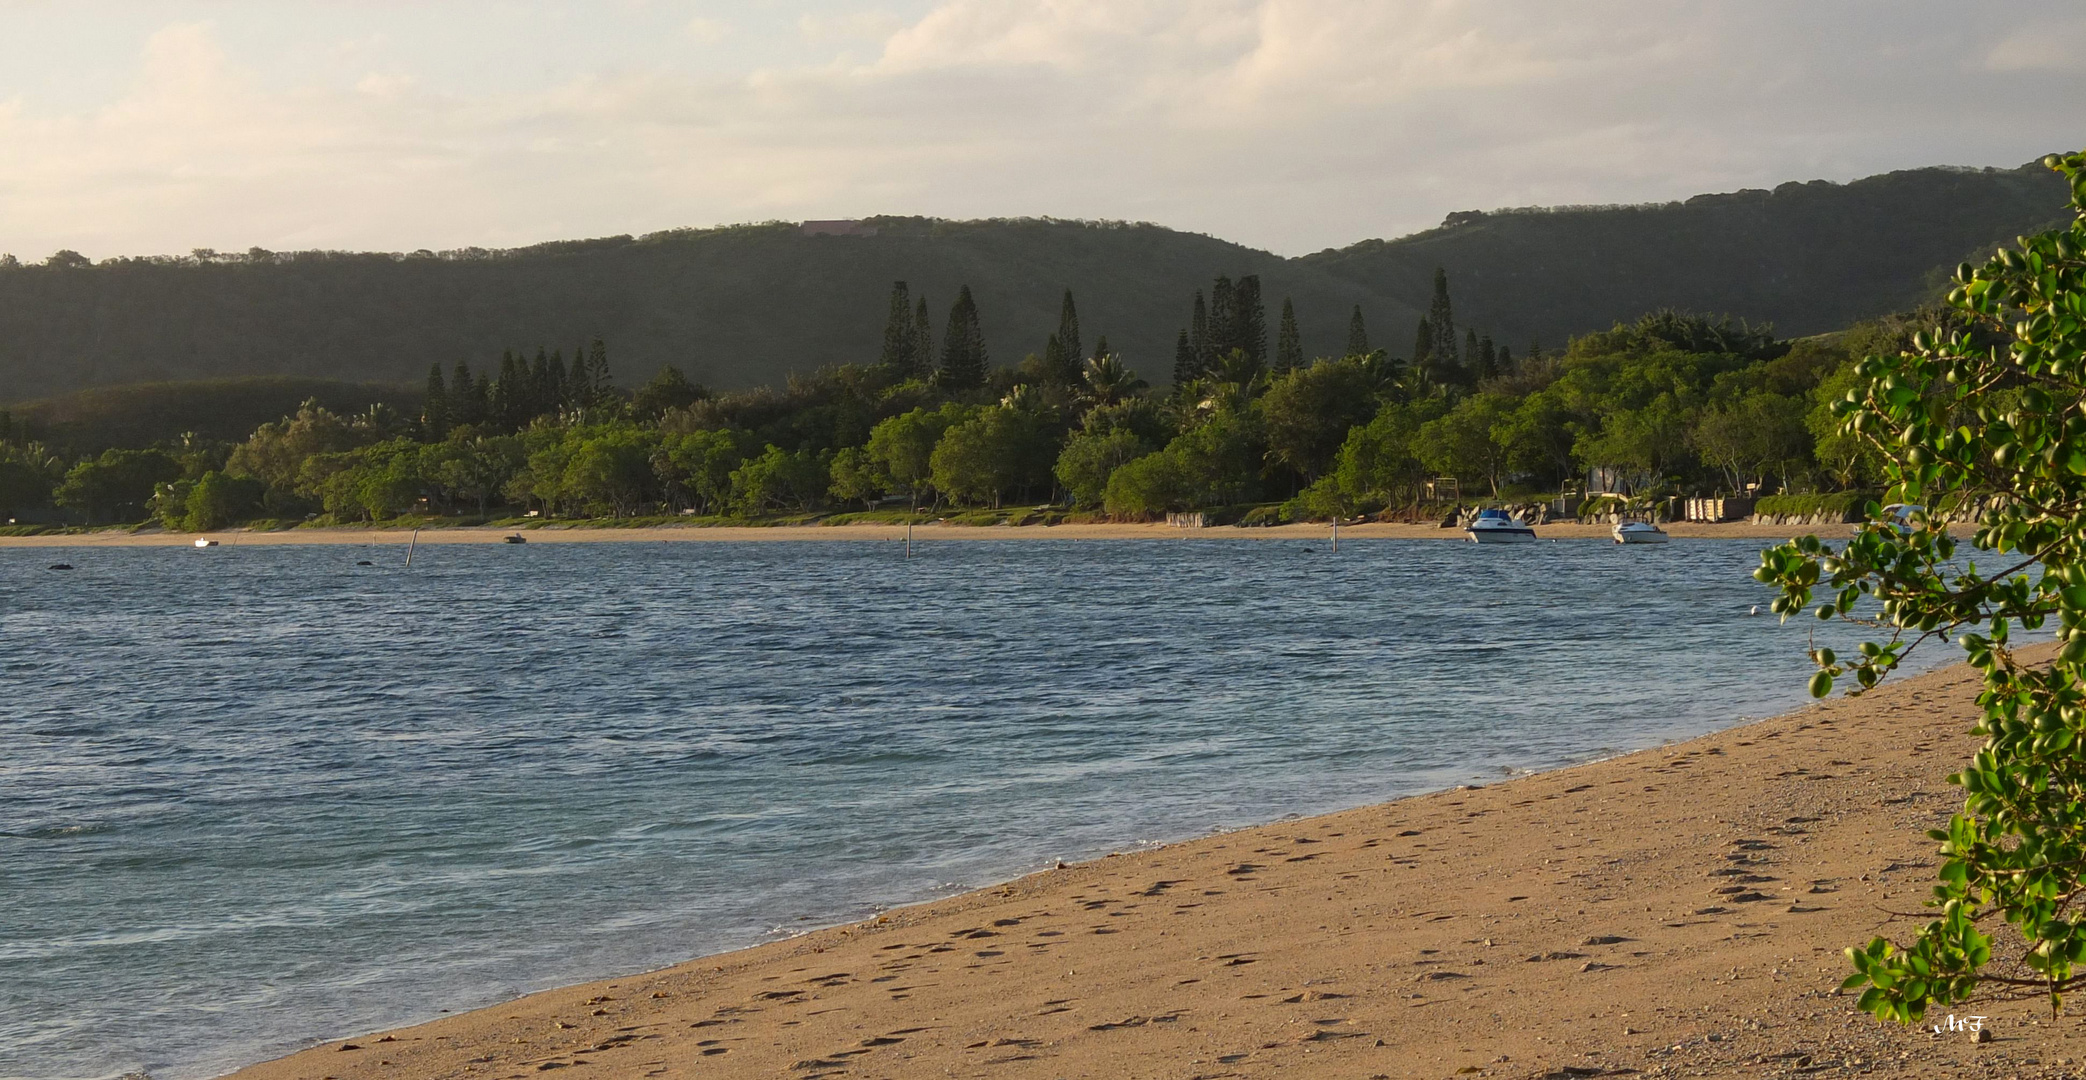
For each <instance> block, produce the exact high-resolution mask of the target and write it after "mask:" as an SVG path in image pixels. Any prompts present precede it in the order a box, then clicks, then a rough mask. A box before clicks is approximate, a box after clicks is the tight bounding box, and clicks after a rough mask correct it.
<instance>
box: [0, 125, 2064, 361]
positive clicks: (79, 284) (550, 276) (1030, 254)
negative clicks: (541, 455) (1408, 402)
mask: <svg viewBox="0 0 2086 1080" xmlns="http://www.w3.org/2000/svg"><path fill="white" fill-rule="evenodd" d="M2063 205H2064V191H2063V185H2062V183H2061V182H2060V181H2059V180H2057V179H2056V178H2055V177H2054V176H2052V175H2051V174H2049V173H2047V172H2045V171H2044V170H2042V169H2041V168H2040V167H2039V166H2025V167H2023V168H2021V169H2015V170H1983V171H1973V170H1950V169H1920V170H1913V171H1909V172H1899V173H1891V174H1889V175H1887V176H1879V177H1871V178H1869V179H1867V180H1861V181H1857V182H1855V183H1851V184H1847V185H1834V184H1827V183H1823V182H1814V183H1811V184H1789V185H1784V186H1782V187H1781V188H1778V189H1776V190H1775V191H1774V192H1772V193H1768V192H1740V193H1737V194H1732V195H1709V196H1698V197H1696V198H1694V199H1691V200H1689V201H1688V202H1686V203H1680V204H1672V205H1666V206H1653V207H1620V208H1585V209H1565V210H1553V211H1544V212H1526V211H1523V212H1497V213H1491V214H1464V215H1454V216H1452V220H1453V221H1455V222H1457V223H1456V224H1453V225H1446V226H1444V227H1442V228H1438V229H1434V230H1431V231H1428V232H1425V233H1420V234H1418V235H1415V236H1410V237H1406V238H1403V239H1399V240H1393V241H1389V242H1385V241H1368V242H1365V243H1361V244H1357V245H1354V246H1353V247H1349V248H1345V249H1342V250H1338V251H1326V252H1320V253H1318V254H1315V255H1309V256H1305V257H1303V258H1299V259H1284V258H1281V257H1279V256H1276V255H1273V254H1270V253H1268V252H1264V251H1257V250H1254V249H1251V248H1246V247H1242V246H1239V245H1237V244H1231V243H1227V242H1224V241H1221V240H1217V239H1213V238H1210V237H1206V236H1200V235H1195V234H1190V233H1182V232H1176V231H1173V230H1170V229H1166V228H1162V227H1159V226H1156V225H1114V224H1092V223H1077V222H1060V221H982V222H945V221H933V220H927V219H917V218H880V219H871V220H870V221H869V222H867V224H868V225H871V226H874V227H875V229H876V230H877V232H876V235H874V236H836V235H807V234H806V233H805V232H804V231H803V230H800V229H799V228H797V227H795V226H792V225H787V224H774V225H753V226H738V227H731V228H723V229H711V230H687V231H677V232H670V233H661V234H655V235H652V236H647V237H642V238H636V239H633V238H630V237H615V238H610V239H603V240H586V241H574V242H568V243H556V244H545V245H540V246H537V247H531V248H523V249H518V250H514V251H504V252H467V253H447V254H444V255H439V256H437V255H434V254H432V253H424V252H423V253H419V254H416V255H411V256H394V255H383V254H344V253H297V254H286V255H276V254H269V253H265V252H261V253H255V254H254V255H252V256H234V257H225V258H212V259H205V260H197V259H194V258H181V259H155V260H147V259H136V260H105V261H103V262H102V263H99V264H93V265H81V263H83V262H84V260H53V263H52V264H48V265H37V266H17V267H0V402H4V401H20V400H23V399H27V398H35V397H43V396H49V395H54V394H60V393H64V392H67V391H70V390H75V389H79V388H83V387H91V386H109V385H115V384H122V383H135V382H142V381H161V380H178V379H195V378H227V377H236V376H251V375H276V376H296V377H304V378H324V379H333V380H345V381H351V382H387V383H397V382H403V381H412V380H418V379H420V378H422V377H424V376H425V374H426V371H427V368H428V365H429V364H430V363H431V362H437V361H438V362H441V363H443V364H445V365H447V364H452V363H454V362H455V361H457V360H468V361H470V362H471V363H472V364H473V366H474V367H479V368H480V369H481V370H482V369H483V366H484V365H485V364H486V363H488V362H496V361H497V357H498V354H499V352H500V350H501V349H503V348H518V349H526V350H528V351H530V352H533V351H534V350H535V349H536V347H537V346H539V345H542V346H549V347H553V348H556V347H563V348H564V349H565V350H566V351H567V352H568V353H569V352H570V350H571V348H572V347H573V346H574V345H575V344H577V343H579V342H580V341H582V340H585V339H591V338H594V337H597V336H598V337H600V338H603V339H604V340H606V341H607V342H608V343H609V347H610V355H611V360H612V365H613V367H614V369H615V371H616V372H617V375H618V378H619V380H620V381H622V382H623V383H624V384H626V385H629V384H634V383H636V382H639V381H642V380H643V379H644V378H645V377H646V376H648V375H650V374H651V373H652V372H653V371H655V370H657V368H658V367H659V366H660V365H661V364H664V363H673V364H677V365H679V366H681V367H682V368H683V369H684V370H685V371H687V372H688V373H689V374H690V375H691V376H693V377H695V378H698V379H701V380H705V381H707V382H709V383H711V384H712V385H714V386H717V387H720V388H733V387H741V386H747V385H753V384H758V383H767V382H774V381H777V380H779V379H780V377H781V376H783V375H785V374H786V373H788V372H790V371H799V372H804V371H810V370H812V369H814V368H816V367H818V366H820V365H823V364H828V363H836V362H844V361H869V360H873V359H874V358H875V354H876V349H877V347H878V345H879V343H880V340H881V328H882V324H883V318H884V312H885V304H886V296H887V294H888V291H889V288H890V283H891V282H892V281H893V280H894V279H905V280H907V281H908V282H910V283H911V285H912V287H913V290H914V294H915V295H916V296H917V295H920V294H921V293H923V292H924V294H925V295H926V296H927V297H928V299H929V301H930V302H931V304H932V305H933V308H934V317H935V329H936V332H937V334H939V333H940V330H941V322H942V320H943V318H944V317H945V316H946V313H947V310H948V304H949V302H950V300H951V299H953V298H954V296H955V293H956V289H957V286H958V285H959V284H963V283H968V284H969V285H970V286H971V288H972V290H973V292H974V293H975V294H976V297H977V300H978V304H979V308H980V310H981V313H982V316H983V322H984V326H985V330H986V336H987V342H988V345H989V347H990V349H991V351H992V355H993V358H994V359H995V360H996V361H998V362H1003V363H1004V362H1012V361H1015V360H1018V359H1020V357H1021V356H1022V355H1023V354H1024V353H1027V352H1031V351H1040V349H1041V347H1042V344H1043V341H1044V339H1045V337H1046V336H1047V335H1048V333H1049V332H1050V331H1051V330H1052V329H1054V328H1055V326H1056V322H1057V306H1058V298H1059V295H1060V293H1061V291H1062V290H1063V289H1064V288H1065V287H1067V286H1070V287H1071V288H1072V289H1073V290H1074V292H1075V293H1076V294H1077V297H1078V300H1079V305H1080V316H1081V323H1082V326H1083V329H1084V331H1085V336H1086V338H1087V342H1088V344H1089V345H1091V344H1092V342H1093V340H1094V339H1095V338H1096V337H1098V336H1099V335H1102V334H1106V335H1107V336H1108V339H1109V341H1110V343H1111V345H1112V346H1114V347H1115V348H1117V349H1119V350H1120V351H1122V352H1123V353H1124V354H1125V355H1126V356H1127V358H1128V359H1129V361H1130V362H1131V364H1132V366H1134V367H1135V368H1137V369H1138V370H1139V371H1141V372H1142V373H1143V374H1144V375H1145V376H1146V377H1148V378H1151V379H1153V380H1154V381H1156V382H1164V381H1165V379H1166V376H1167V375H1168V373H1169V371H1170V368H1171V364H1172V356H1173V342H1174V336H1175V334H1176V332H1177V331H1178V330H1179V329H1180V328H1181V327H1182V326H1183V325H1185V323H1186V322H1187V319H1188V308H1189V299H1190V297H1191V294H1192V292H1193V290H1194V289H1196V288H1198V287H1201V288H1207V287H1208V284H1209V281H1210V279H1211V278H1213V277H1214V276H1216V275H1218V274H1228V275H1231V276H1233V277H1237V276H1240V275H1243V274H1259V275H1260V276H1261V278H1262V281H1263V292H1264V294H1265V295H1266V296H1267V297H1268V301H1269V306H1270V311H1269V315H1268V321H1269V323H1270V329H1271V330H1272V324H1273V323H1274V321H1275V315H1276V310H1277V309H1278V308H1279V304H1280V301H1281V298H1282V297H1284V296H1291V297H1294V299H1295V302H1296V307H1297V313H1298V317H1299V321H1300V322H1301V324H1302V326H1303V333H1304V348H1305V352H1306V354H1307V355H1317V354H1324V353H1332V352H1336V351H1338V350H1339V349H1340V348H1341V347H1342V346H1343V344H1344V342H1345V340H1346V325H1347V315H1348V312H1349V311H1350V310H1351V309H1352V308H1353V306H1354V305H1356V304H1360V305H1362V307H1363V309H1364V312H1365V315H1366V317H1367V318H1368V320H1369V324H1370V328H1371V332H1372V339H1373V343H1374V344H1376V345H1378V346H1380V347H1386V348H1389V349H1390V350H1391V351H1392V352H1393V353H1394V354H1398V353H1403V352H1405V351H1406V350H1407V349H1409V348H1410V341H1411V335H1412V327H1413V324H1414V322H1415V320H1416V319H1417V318H1418V315H1419V311H1420V310H1421V309H1422V308H1423V307H1424V306H1425V304H1426V301H1427V297H1428V282H1429V279H1430V278H1431V276H1432V273H1433V269H1434V267H1435V266H1437V265H1440V266H1445V267H1447V269H1448V271H1449V274H1450V278H1451V284H1452V289H1453V293H1454V297H1455V301H1456V306H1457V313H1458V316H1459V323H1460V324H1462V325H1471V324H1473V323H1475V324H1476V325H1478V326H1480V327H1481V328H1483V329H1486V330H1489V331H1491V332H1492V333H1493V334H1494V336H1496V337H1498V338H1499V339H1500V340H1502V341H1503V342H1506V343H1509V344H1512V345H1514V346H1515V347H1516V348H1517V350H1518V349H1519V348H1520V347H1523V346H1525V344H1526V342H1527V341H1528V340H1529V339H1530V338H1537V339H1540V340H1542V341H1543V342H1545V343H1546V344H1549V345H1557V344H1562V343H1563V341H1564V339H1565V338H1566V337H1567V336H1569V335H1572V334H1575V333H1580V332H1584V331H1587V330H1590V329H1599V328H1604V327H1606V326H1608V325H1609V324H1611V323H1613V322H1614V321H1616V320H1618V319H1626V318H1630V317H1633V316H1635V315H1637V314H1639V313H1641V312H1643V311H1645V310H1647V309H1650V308H1655V307H1660V306H1677V307H1684V308H1691V309H1696V310H1702V311H1714V312H1729V313H1731V314H1734V315H1740V316H1744V317H1746V318H1749V319H1753V320H1769V321H1772V322H1774V323H1775V324H1776V327H1777V328H1778V329H1779V330H1781V331H1782V332H1784V333H1794V334H1801V333H1811V332H1817V331H1822V330H1827V329H1831V328H1834V327H1837V326H1841V325H1844V324H1846V323H1847V322H1850V321H1852V320H1854V319H1856V318H1860V317H1864V316H1869V315H1875V314H1880V313H1882V312H1886V311H1890V310H1893V309H1898V308H1903V307H1906V306H1908V305H1910V304H1912V303H1914V302H1916V301H1917V300H1919V299H1921V298H1922V297H1923V296H1925V295H1927V294H1928V293H1929V292H1930V291H1931V286H1930V283H1931V282H1932V281H1933V280H1935V278H1934V276H1933V275H1934V274H1935V273H1936V271H1938V270H1939V269H1941V268H1943V267H1946V266H1951V265H1953V264H1954V263H1955V262H1956V261H1957V260H1959V259H1961V258H1963V257H1964V256H1966V255H1968V254H1969V253H1971V252H1972V251H1973V250H1975V249H1978V248H1981V247H1984V246H1987V245H1989V244H1992V243H1994V242H1997V241H1999V240H2001V239H2006V238H2010V237H2012V236H2014V235H2016V234H2018V233H2023V232H2027V231H2030V230H2031V229H2033V228H2034V227H2035V226H2037V225H2040V224H2043V223H2045V222H2048V221H2051V220H2052V219H2054V218H2055V217H2057V216H2058V214H2059V213H2060V211H2061V209H2062V207H2063Z"/></svg>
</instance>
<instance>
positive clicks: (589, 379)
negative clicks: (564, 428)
mask: <svg viewBox="0 0 2086 1080" xmlns="http://www.w3.org/2000/svg"><path fill="white" fill-rule="evenodd" d="M565 407H566V408H568V409H573V410H575V411H576V410H580V409H591V408H593V407H594V377H593V375H592V374H591V373H589V372H588V371H587V350H586V347H585V346H581V347H579V348H577V349H574V350H572V370H571V371H570V372H568V373H567V374H566V375H565Z"/></svg>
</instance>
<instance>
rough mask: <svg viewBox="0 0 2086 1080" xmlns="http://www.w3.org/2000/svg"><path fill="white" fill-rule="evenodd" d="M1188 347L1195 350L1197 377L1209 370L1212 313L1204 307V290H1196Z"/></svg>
mask: <svg viewBox="0 0 2086 1080" xmlns="http://www.w3.org/2000/svg"><path fill="white" fill-rule="evenodd" d="M1188 347H1189V348H1190V349H1193V350H1195V377H1196V378H1198V379H1199V378H1201V377H1202V373H1203V372H1205V371H1207V370H1208V369H1209V364H1208V361H1209V357H1210V312H1209V309H1208V308H1206V307H1204V306H1203V303H1202V290H1201V289H1197V290H1195V311H1194V313H1193V314H1191V315H1189V316H1188Z"/></svg>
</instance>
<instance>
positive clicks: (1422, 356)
mask: <svg viewBox="0 0 2086 1080" xmlns="http://www.w3.org/2000/svg"><path fill="white" fill-rule="evenodd" d="M1412 369H1413V370H1414V371H1419V372H1425V373H1426V375H1427V377H1428V378H1430V379H1431V378H1436V377H1438V376H1439V375H1440V374H1441V373H1440V372H1438V371H1436V370H1435V369H1434V326H1433V324H1431V323H1429V322H1428V321H1427V320H1426V319H1425V318H1422V319H1421V320H1420V325H1419V328H1418V329H1416V330H1414V331H1413V335H1412Z"/></svg>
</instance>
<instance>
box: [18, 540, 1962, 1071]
mask: <svg viewBox="0 0 2086 1080" xmlns="http://www.w3.org/2000/svg"><path fill="white" fill-rule="evenodd" d="M1761 546H1762V545H1761V543H1760V542H1759V541H1743V540H1740V541H1721V540H1700V541H1680V542H1675V543H1673V544H1670V545H1666V546H1664V547H1654V548H1643V547H1631V548H1622V547H1616V546H1614V545H1610V544H1607V543H1597V542H1561V543H1544V544H1537V545H1531V546H1522V547H1510V548H1509V547H1480V546H1475V545H1469V544H1463V543H1443V542H1433V541H1389V540H1382V541H1348V542H1345V543H1343V544H1342V546H1341V550H1340V551H1339V552H1338V554H1337V555H1336V554H1334V553H1332V552H1330V551H1329V550H1327V546H1326V545H1325V544H1324V543H1322V542H1320V543H1311V542H1299V541H1294V540H1279V541H1276V540H1264V541H1260V540H1257V541H1221V540H1197V539H1192V538H1186V537H1184V538H1182V539H1178V540H1172V539H1169V540H1136V541H1050V540H1036V541H1028V540H1007V541H940V542H927V543H921V544H918V545H917V546H916V549H915V556H914V558H912V559H910V560H907V559H904V558H903V557H902V551H901V549H900V548H899V546H898V545H896V544H892V543H882V542H830V543H829V542H799V543H753V544H729V543H675V542H657V541H644V540H633V541H632V542H629V543H612V544H584V545H581V544H574V545H553V544H532V545H524V546H497V545H496V546H478V545H459V546H446V545H445V546H422V547H421V548H420V549H419V551H418V553H417V555H416V556H415V558H414V564H413V566H412V568H411V569H410V570H407V569H405V568H404V567H403V566H402V565H400V563H401V556H400V553H399V552H397V551H396V550H395V549H384V550H378V551H370V550H367V549H362V548H355V547H287V546H285V547H265V546H247V547H229V546H228V547H220V548H213V549H207V550H194V549H170V548H130V549H116V548H77V549H5V550H0V683H4V687H5V690H4V701H5V708H4V712H0V1076H4V1077H24V1078H35V1080H59V1078H85V1077H112V1076H118V1075H122V1074H125V1073H136V1072H145V1073H149V1074H150V1075H151V1076H153V1077H159V1078H163V1080H191V1078H199V1077H206V1076H211V1075H215V1074H218V1073H222V1072H224V1071H227V1070H229V1069H232V1068H235V1067H237V1066H239V1065H241V1064H244V1063H247V1062H251V1061H254V1060H258V1059H261V1058H265V1057H269V1056H273V1055H276V1054H280V1053H285V1052H288V1051H291V1050H294V1049H297V1048H299V1047H301V1046H304V1045H308V1044H309V1043H310V1042H312V1041H314V1040H317V1039H321V1038H326V1037H336V1036H342V1035H349V1034H356V1033H361V1032H366V1031H369V1030H372V1029H376V1028H381V1027H386V1026H393V1025H398V1024H402V1023H408V1022H412V1021H416V1020H423V1019H427V1018H429V1017H432V1016H435V1015H438V1014H439V1012H440V1011H441V1010H447V1009H463V1008H468V1007H475V1006H480V1005H485V1004H489V1003H492V1002H496V1001H499V1000H502V999H505V998H508V997H511V996H513V995H516V994H520V993H523V992H526V991H529V990H534V989H540V988H543V987H547V986H552V985H558V984H563V983H570V982H576V981H580V980H583V979H588V978H592V977H598V976H605V975H611V974H615V973H621V972H629V971H634V970H640V969H646V968H651V967H657V966H660V965H662V964H667V963H671V962H674V961H678V960H681V959H685V958H688V957H690V956H695V955H700V954H704V953H710V952H716V951H720V950H725V949H730V948H736V947H740V946H745V945H749V944H755V943H758V942H760V941H763V940H769V939H771V938H773V937H776V936H780V935H786V934H790V933H794V932H798V931H800V930H802V929H805V928H809V927H813V926H817V925H824V924H830V923H833V922H837V921H843V920H848V919H853V918H858V917H862V916H864V915H868V914H870V913H872V912H874V911H876V910H879V909H881V908H884V907H887V906H890V905H896V904H903V903H909V902H916V901H919V900H922V899H926V898H931V897H933V896H937V895H943V894H946V893H949V892H951V891H955V890H959V889H963V888H967V887H975V886H978V885H983V884H987V883H990V882H993V881H996V880H1003V879H1006V878H1008V877H1011V876H1014V875H1017V874H1020V873H1023V872H1026V871H1029V870H1033V869H1037V868H1039V867H1043V866H1048V865H1050V864H1051V863H1052V861H1053V860H1055V859H1058V858H1065V859H1068V860H1076V859H1081V858H1088V857H1093V856H1096V855H1100V854H1105V853H1106V852H1108V851H1111V850H1123V849H1127V848H1131V847H1135V846H1138V845H1142V844H1149V843H1154V842H1161V841H1165V840H1170V839H1179V838H1184V837H1188V836H1193V835H1200V834H1204V833H1208V832H1210V831H1212V830H1220V829H1227V828H1234V827H1239V826H1243V825H1248V824H1254V823H1258V822H1264V821H1269V820H1275V819H1279V818H1281V817H1284V816H1286V815H1293V814H1309V813H1315V812H1322V811H1327V810H1332V809H1337V808H1342V807H1348V806H1355V805H1360V804H1364V803H1369V802H1375V801H1379V800H1383V799H1388V798H1394V797H1397V796H1400V795H1407V794H1412V793H1416V792H1420V791H1426V790H1432V789H1438V788H1442V787H1447V786H1451V785H1455V784H1459V783H1489V782H1494V781H1498V780H1500V779H1503V778H1505V777H1507V776H1510V775H1513V774H1515V773H1518V772H1521V771H1526V770H1536V769H1544V768H1552V767H1556V766H1559V765H1564V764H1569V763H1572V762H1577V761H1584V760H1588V759H1591V758H1596V757H1601V756H1606V755H1610V754H1614V753H1618V752H1622V751H1626V750H1631V749H1636V748H1640V747H1645V746H1651V745H1657V744H1659V743H1661V742H1664V741H1668V740H1673V739H1679V738H1684V737H1687V736H1690V735H1694V734H1698V733H1701V732H1703V731H1707V730H1711V729H1714V728H1718V727H1722V726H1727V725H1729V724H1732V723H1735V722H1737V721H1739V720H1740V719H1742V718H1744V717H1748V716H1763V715H1768V714H1771V713H1774V712H1779V711H1782V710H1785V709H1787V708H1790V707H1794V706H1796V705H1799V704H1801V703H1802V701H1803V700H1804V697H1803V683H1804V678H1805V676H1806V675H1807V673H1808V664H1807V662H1806V661H1805V659H1804V656H1803V650H1804V646H1805V631H1806V629H1807V628H1806V627H1804V626H1800V625H1791V626H1786V627H1785V626H1781V625H1779V624H1778V623H1777V621H1776V620H1774V619H1772V618H1770V617H1766V616H1754V615H1751V614H1750V613H1749V612H1750V611H1751V609H1752V608H1754V607H1755V606H1756V605H1758V606H1760V607H1761V608H1763V609H1764V607H1765V604H1766V601H1767V600H1768V594H1767V592H1766V590H1765V589H1763V588H1762V587H1760V586H1758V585H1757V584H1755V583H1754V582H1752V581H1751V580H1750V578H1749V577H1748V576H1747V575H1748V572H1749V571H1750V569H1751V568H1752V566H1753V565H1755V563H1756V561H1757V553H1758V550H1759V548H1760V547H1761ZM362 559H368V560H370V561H372V562H374V563H377V564H379V565H373V566H358V565H356V563H357V562H358V560H362ZM59 561H64V562H68V563H71V564H72V565H74V566H75V567H76V569H75V570H72V571H70V572H56V571H50V570H47V569H45V567H46V566H48V565H49V564H51V563H54V562H59ZM1944 658H1946V657H1943V656H1939V655H1937V656H1933V657H1932V658H1931V659H1936V660H1938V659H1944Z"/></svg>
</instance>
